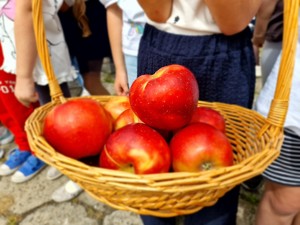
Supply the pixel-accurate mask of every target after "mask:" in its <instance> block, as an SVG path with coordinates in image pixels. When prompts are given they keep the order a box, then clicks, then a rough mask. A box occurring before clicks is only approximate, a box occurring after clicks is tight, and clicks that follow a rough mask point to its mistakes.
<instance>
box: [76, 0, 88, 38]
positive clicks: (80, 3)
mask: <svg viewBox="0 0 300 225" xmlns="http://www.w3.org/2000/svg"><path fill="white" fill-rule="evenodd" d="M85 11H86V5H85V0H75V2H74V5H73V14H74V17H75V18H76V19H77V21H78V22H79V25H80V27H81V29H82V36H83V37H88V36H90V35H91V34H92V32H91V30H90V26H89V21H88V18H87V16H86V15H85Z"/></svg>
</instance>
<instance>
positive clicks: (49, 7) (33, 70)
mask: <svg viewBox="0 0 300 225" xmlns="http://www.w3.org/2000/svg"><path fill="white" fill-rule="evenodd" d="M1 3H2V5H1V9H2V14H1V16H2V28H3V29H2V32H3V35H2V40H1V42H2V47H3V53H4V62H3V64H2V69H3V70H5V71H8V72H9V73H12V74H17V76H14V78H15V81H14V82H15V83H14V82H8V83H7V88H8V89H9V90H12V89H11V87H12V85H13V86H14V92H15V96H16V97H17V99H18V100H19V102H21V103H22V104H19V106H20V108H21V107H22V108H23V109H27V110H28V113H27V114H25V113H22V116H24V117H26V118H27V117H28V115H29V114H30V113H31V112H32V110H33V108H34V106H37V105H38V104H41V105H43V104H45V103H47V102H49V101H51V96H50V91H49V86H48V79H47V76H46V74H45V71H44V70H43V68H42V65H41V63H40V61H39V58H38V55H37V48H36V43H35V37H34V30H33V20H32V1H31V0H8V1H5V3H4V4H3V1H2V2H1ZM61 5H62V0H61V1H52V0H44V1H43V17H44V24H45V27H46V36H47V43H48V47H49V52H50V55H51V56H50V57H51V60H52V64H53V66H54V71H55V74H56V76H57V79H58V82H59V83H60V86H61V89H62V92H63V93H64V96H65V97H70V92H69V89H68V84H67V82H68V81H72V80H74V79H75V78H76V76H77V74H76V72H75V70H74V68H73V67H72V66H71V61H70V58H69V52H68V48H67V45H66V43H65V39H64V36H63V33H62V29H61V25H60V22H59V19H58V16H57V12H58V10H59V9H60V7H61ZM14 32H15V33H14ZM14 34H16V35H14ZM9 75H10V76H9V77H11V74H9ZM7 79H8V78H7ZM10 104H11V102H10ZM14 107H15V108H14V110H15V111H16V112H21V111H20V110H18V109H17V108H16V106H14ZM29 112H30V113H29ZM25 120H26V119H24V121H25ZM4 124H5V123H4ZM20 127H21V128H22V129H23V130H22V131H23V132H24V123H23V124H21V122H20ZM24 134H25V132H24ZM25 137H26V134H25ZM27 144H28V143H27ZM20 149H21V147H20ZM20 149H17V150H16V151H14V152H13V153H12V154H10V156H9V158H8V160H7V161H6V162H5V163H4V164H2V165H1V167H0V171H1V174H2V175H8V174H11V173H13V172H14V171H15V170H17V169H18V171H16V172H15V173H14V175H13V176H12V181H14V182H19V183H20V182H24V181H26V180H28V179H30V178H31V177H32V176H33V175H35V174H36V173H37V172H39V171H40V170H41V169H42V168H43V167H44V166H45V163H44V162H42V161H41V160H40V159H38V158H37V157H35V155H34V154H32V152H31V151H30V149H29V146H28V147H26V148H25V147H24V150H27V151H20ZM22 150H23V147H22Z"/></svg>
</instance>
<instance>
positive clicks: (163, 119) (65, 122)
mask: <svg viewBox="0 0 300 225" xmlns="http://www.w3.org/2000/svg"><path fill="white" fill-rule="evenodd" d="M198 99H199V88H198V84H197V81H196V79H195V77H194V75H193V73H192V72H191V71H190V70H189V69H187V68H186V67H183V66H181V65H175V64H174V65H169V66H165V67H162V68H161V69H159V70H158V71H157V72H156V73H154V74H153V75H142V76H140V77H138V78H137V79H136V80H135V81H134V83H133V84H132V87H131V88H130V92H129V96H128V97H127V96H114V97H112V98H110V100H109V101H108V102H107V103H105V104H104V105H101V104H100V103H98V102H97V101H95V100H92V99H85V98H79V99H74V100H69V101H67V102H66V103H63V104H61V105H58V106H56V107H54V108H53V109H52V110H51V111H50V112H49V113H48V114H47V116H46V118H45V123H44V129H43V135H44V137H45V139H46V140H47V141H48V143H49V144H50V145H52V146H53V147H54V148H55V149H56V150H57V151H58V152H60V153H62V154H64V155H66V156H69V157H72V158H75V159H80V158H83V157H89V156H95V155H99V166H100V167H102V168H107V169H113V170H122V171H127V172H131V173H136V174H153V173H166V172H173V171H174V172H184V171H185V172H197V171H204V170H210V169H213V168H219V167H225V166H231V165H233V151H232V147H231V144H230V142H229V140H228V138H227V137H226V134H225V128H226V127H225V120H224V118H223V117H222V115H221V114H220V113H219V112H217V111H216V110H214V109H211V108H207V107H200V106H198Z"/></svg>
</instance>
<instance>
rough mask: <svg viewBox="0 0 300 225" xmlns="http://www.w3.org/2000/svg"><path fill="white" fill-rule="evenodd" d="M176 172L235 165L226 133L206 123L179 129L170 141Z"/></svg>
mask: <svg viewBox="0 0 300 225" xmlns="http://www.w3.org/2000/svg"><path fill="white" fill-rule="evenodd" d="M170 148H171V154H172V158H173V162H172V163H173V165H172V166H173V169H174V171H175V172H197V171H204V170H210V169H214V168H220V167H226V166H231V165H233V150H232V147H231V144H230V142H229V140H228V138H227V137H226V135H225V134H224V133H223V132H221V131H220V130H218V129H216V128H215V127H213V126H211V125H209V124H206V123H200V122H199V123H194V124H191V125H188V126H186V127H185V128H183V129H182V130H179V131H178V132H177V133H176V134H175V135H174V136H173V138H172V139H171V142H170Z"/></svg>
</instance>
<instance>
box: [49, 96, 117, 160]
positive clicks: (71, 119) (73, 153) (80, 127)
mask: <svg viewBox="0 0 300 225" xmlns="http://www.w3.org/2000/svg"><path fill="white" fill-rule="evenodd" d="M111 132H112V119H111V117H110V115H109V114H108V113H107V111H105V109H104V108H103V106H102V105H101V104H100V103H98V102H97V101H95V100H92V99H89V98H79V99H72V100H68V101H66V102H65V103H62V104H60V105H57V106H55V107H53V108H52V109H51V110H50V111H49V112H48V114H47V115H46V117H45V120H44V127H43V136H44V138H45V139H46V140H47V142H48V143H49V144H50V145H51V146H52V147H53V148H54V149H55V150H56V151H58V152H60V153H62V154H64V155H66V156H68V157H71V158H75V159H79V158H83V157H89V156H93V155H97V154H99V153H100V151H101V150H102V148H103V146H104V144H105V142H106V140H107V138H108V136H109V135H110V133H111Z"/></svg>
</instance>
